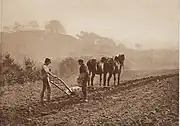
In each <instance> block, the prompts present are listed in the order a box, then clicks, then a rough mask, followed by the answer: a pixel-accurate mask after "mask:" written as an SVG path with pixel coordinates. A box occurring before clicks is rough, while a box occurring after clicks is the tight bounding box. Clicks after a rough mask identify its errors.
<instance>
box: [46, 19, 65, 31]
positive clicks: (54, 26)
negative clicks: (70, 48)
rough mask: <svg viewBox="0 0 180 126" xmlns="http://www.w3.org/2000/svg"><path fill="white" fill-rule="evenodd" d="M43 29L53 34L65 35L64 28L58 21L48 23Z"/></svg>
mask: <svg viewBox="0 0 180 126" xmlns="http://www.w3.org/2000/svg"><path fill="white" fill-rule="evenodd" d="M45 29H46V30H48V31H51V32H54V33H66V30H65V28H64V26H63V25H62V24H61V23H60V22H59V21H58V20H51V21H49V22H48V24H46V26H45Z"/></svg>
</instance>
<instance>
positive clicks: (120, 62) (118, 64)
mask: <svg viewBox="0 0 180 126" xmlns="http://www.w3.org/2000/svg"><path fill="white" fill-rule="evenodd" d="M124 60H125V56H124V54H119V55H118V56H115V58H114V62H115V69H114V72H113V75H114V85H116V74H117V75H118V83H117V84H118V85H119V84H120V75H121V71H122V67H123V69H124Z"/></svg>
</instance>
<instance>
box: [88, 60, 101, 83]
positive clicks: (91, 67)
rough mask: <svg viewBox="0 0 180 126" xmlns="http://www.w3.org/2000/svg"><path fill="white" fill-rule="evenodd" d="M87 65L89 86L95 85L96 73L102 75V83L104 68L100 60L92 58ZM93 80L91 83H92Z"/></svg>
mask: <svg viewBox="0 0 180 126" xmlns="http://www.w3.org/2000/svg"><path fill="white" fill-rule="evenodd" d="M87 67H88V71H89V77H90V78H89V79H88V86H92V87H93V86H94V84H93V81H94V77H95V75H96V74H99V76H100V85H101V80H102V69H101V67H100V65H99V62H98V61H97V60H96V59H90V60H88V61H87ZM90 82H91V84H90Z"/></svg>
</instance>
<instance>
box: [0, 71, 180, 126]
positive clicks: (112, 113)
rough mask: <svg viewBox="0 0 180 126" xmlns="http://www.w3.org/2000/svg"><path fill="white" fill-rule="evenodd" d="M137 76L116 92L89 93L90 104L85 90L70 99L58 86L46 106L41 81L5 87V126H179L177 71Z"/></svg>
mask: <svg viewBox="0 0 180 126" xmlns="http://www.w3.org/2000/svg"><path fill="white" fill-rule="evenodd" d="M137 73H138V72H137ZM139 73H140V72H139ZM129 74H132V73H129ZM163 74H164V75H163ZM152 75H153V76H152ZM155 75H156V76H155ZM134 76H136V77H134V78H133V77H131V78H130V77H129V79H124V81H123V82H122V83H121V84H120V85H118V86H113V88H111V89H96V90H94V91H89V93H88V97H89V101H88V102H87V103H86V102H83V101H82V94H81V92H80V93H79V94H77V96H72V97H67V96H66V95H64V94H63V93H62V92H60V91H59V90H58V89H56V88H55V87H53V89H52V92H53V93H52V101H51V102H50V103H47V104H46V106H42V105H41V104H40V103H39V94H40V91H41V86H42V84H41V82H39V83H35V84H26V85H16V86H8V87H4V88H3V89H1V100H0V125H2V126H5V125H18V124H22V125H31V126H36V125H47V126H55V125H56V126H93V125H94V126H97V125H99V126H100V125H106V126H110V125H115V126H116V125H117V126H133V125H134V126H171V125H174V126H178V124H179V123H178V121H179V120H178V118H179V115H178V110H179V109H178V106H179V74H178V73H177V71H176V72H174V71H173V72H172V71H171V72H165V71H163V72H154V73H152V72H151V74H150V73H148V72H146V74H144V73H143V74H139V75H137V74H136V75H134ZM127 78H128V77H127ZM137 78H140V79H137ZM112 80H113V79H112Z"/></svg>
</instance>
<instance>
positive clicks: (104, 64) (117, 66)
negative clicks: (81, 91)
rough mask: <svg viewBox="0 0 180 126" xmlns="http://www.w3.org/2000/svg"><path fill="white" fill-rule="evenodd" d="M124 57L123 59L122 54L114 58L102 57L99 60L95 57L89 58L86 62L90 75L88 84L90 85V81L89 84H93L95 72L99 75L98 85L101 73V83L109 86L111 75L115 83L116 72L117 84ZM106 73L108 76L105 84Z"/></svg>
mask: <svg viewBox="0 0 180 126" xmlns="http://www.w3.org/2000/svg"><path fill="white" fill-rule="evenodd" d="M124 59H125V58H124V55H119V56H116V57H115V59H113V58H108V57H102V58H101V60H100V61H97V60H96V59H90V60H89V61H88V62H87V67H88V70H89V75H90V79H89V81H88V86H90V82H91V86H93V85H94V84H93V81H94V77H95V75H96V74H97V75H99V76H100V83H99V85H100V86H101V82H102V75H103V80H104V83H103V86H104V87H106V86H109V82H110V79H111V77H112V75H114V84H115V82H116V74H118V84H119V82H120V74H121V69H122V66H123V64H124ZM107 74H109V76H108V80H107V85H106V77H107Z"/></svg>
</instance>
